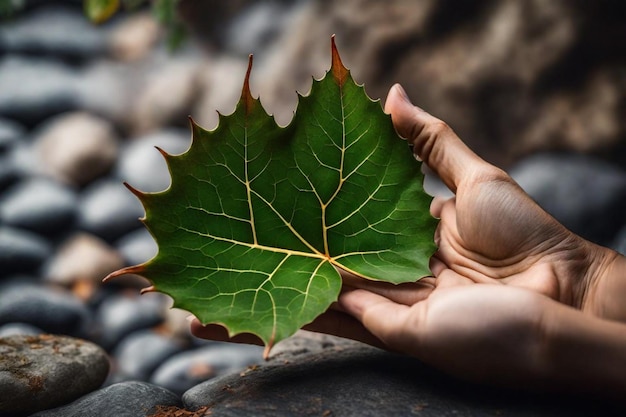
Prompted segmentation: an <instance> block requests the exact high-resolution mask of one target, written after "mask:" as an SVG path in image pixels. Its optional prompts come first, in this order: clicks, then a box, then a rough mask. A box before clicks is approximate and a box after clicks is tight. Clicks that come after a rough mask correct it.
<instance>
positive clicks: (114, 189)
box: [78, 179, 144, 242]
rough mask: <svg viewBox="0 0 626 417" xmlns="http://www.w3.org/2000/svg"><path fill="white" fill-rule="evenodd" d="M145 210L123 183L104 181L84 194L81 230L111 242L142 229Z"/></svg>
mask: <svg viewBox="0 0 626 417" xmlns="http://www.w3.org/2000/svg"><path fill="white" fill-rule="evenodd" d="M143 215H144V209H143V206H142V205H141V203H140V202H139V200H138V199H137V197H135V196H134V195H133V194H132V193H131V192H130V191H129V190H128V189H127V188H126V187H124V185H123V183H122V181H120V180H108V179H107V180H102V181H97V182H95V183H93V184H91V185H89V186H88V187H87V188H86V189H85V190H84V191H83V193H82V195H81V199H80V205H79V209H78V227H79V228H80V229H81V230H85V231H87V232H90V233H93V234H95V235H97V236H99V237H101V238H102V239H105V240H106V241H108V242H111V241H114V240H115V239H118V238H120V237H121V236H123V235H125V234H127V233H129V232H131V231H133V230H135V229H137V228H139V227H141V226H142V225H141V222H140V221H139V218H141V217H143Z"/></svg>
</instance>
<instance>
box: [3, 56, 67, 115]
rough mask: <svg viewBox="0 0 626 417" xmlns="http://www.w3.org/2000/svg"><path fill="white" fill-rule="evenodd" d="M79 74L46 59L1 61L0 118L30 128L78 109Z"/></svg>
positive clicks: (14, 58)
mask: <svg viewBox="0 0 626 417" xmlns="http://www.w3.org/2000/svg"><path fill="white" fill-rule="evenodd" d="M78 99H79V96H78V73H77V72H76V71H75V70H73V69H72V68H70V67H69V66H67V65H64V64H61V63H59V62H56V61H52V60H47V59H43V58H24V57H18V56H11V55H8V56H4V57H3V58H2V59H0V116H5V117H8V118H11V119H15V120H18V121H20V122H22V123H24V124H26V125H28V126H34V125H36V124H38V123H39V122H40V121H42V120H44V119H46V118H48V117H50V116H52V115H55V114H60V113H63V112H66V111H69V110H73V109H75V108H76V106H77V103H78Z"/></svg>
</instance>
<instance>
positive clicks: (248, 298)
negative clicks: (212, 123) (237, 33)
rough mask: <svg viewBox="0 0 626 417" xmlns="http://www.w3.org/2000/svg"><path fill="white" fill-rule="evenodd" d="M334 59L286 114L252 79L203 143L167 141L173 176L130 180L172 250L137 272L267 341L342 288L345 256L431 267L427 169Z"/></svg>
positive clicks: (418, 271) (363, 268) (207, 316)
mask: <svg viewBox="0 0 626 417" xmlns="http://www.w3.org/2000/svg"><path fill="white" fill-rule="evenodd" d="M332 46H333V47H332V52H333V53H332V66H331V70H330V71H329V72H328V73H327V74H326V76H325V77H324V78H323V79H322V80H319V81H314V82H313V86H312V89H311V92H310V94H309V95H307V96H303V97H300V100H299V104H298V109H297V112H296V114H295V116H294V118H293V120H292V122H291V123H290V124H289V125H288V126H287V127H279V126H278V125H277V124H276V123H275V121H274V119H273V118H272V117H271V116H269V115H268V114H267V113H266V112H265V111H264V110H263V108H262V107H261V104H260V102H259V101H258V99H254V98H253V97H252V96H251V94H250V90H249V77H250V71H251V64H252V59H250V67H249V68H248V72H247V74H246V78H245V81H244V87H243V92H242V95H241V99H240V101H239V103H238V104H237V107H236V109H235V111H234V113H233V114H231V115H229V116H226V117H224V116H221V117H220V123H219V126H218V127H217V128H216V129H215V130H213V131H206V130H204V129H202V128H200V127H199V126H197V125H195V124H193V123H192V129H193V140H192V144H191V147H190V149H189V150H188V151H187V152H186V153H184V154H182V155H178V156H172V155H168V154H166V153H165V152H162V153H163V155H164V157H165V159H166V161H167V163H168V166H169V169H170V173H171V176H172V183H171V186H170V188H169V189H167V190H166V191H163V192H159V193H142V192H140V191H137V190H134V189H133V188H132V187H130V186H129V189H130V190H131V191H133V192H134V193H135V194H136V195H137V196H138V197H139V199H140V200H141V202H142V203H143V205H144V207H145V210H146V217H145V219H144V222H145V224H146V226H147V227H148V229H149V230H150V232H151V233H152V235H153V236H154V238H155V239H156V241H157V243H158V246H159V252H158V254H157V256H156V257H154V258H153V259H152V260H150V261H148V262H147V263H145V264H142V265H138V266H134V267H129V268H125V269H122V270H120V271H116V272H114V273H113V274H111V275H110V276H109V277H113V276H118V275H122V274H124V273H137V274H140V275H143V276H145V277H146V278H148V279H149V280H150V281H151V282H152V283H153V286H152V287H150V288H149V289H148V290H156V291H160V292H164V293H166V294H169V295H170V296H171V297H172V298H173V300H174V305H175V306H176V307H179V308H183V309H186V310H188V311H190V312H192V313H193V314H195V315H196V317H198V318H199V319H200V320H201V321H202V322H203V323H205V324H206V323H220V324H222V325H224V326H225V327H227V328H228V329H229V332H230V334H231V335H234V334H237V333H242V332H247V333H253V334H256V335H258V336H259V337H260V338H261V339H262V340H263V341H264V342H265V344H266V353H267V352H269V349H270V348H271V346H272V345H273V344H275V343H276V342H278V341H280V340H282V339H284V338H286V337H288V336H290V335H292V334H293V333H294V332H295V331H297V330H298V329H299V328H300V327H302V326H303V325H305V324H307V323H309V322H311V321H313V320H314V319H315V318H316V317H317V316H318V315H320V314H321V313H323V312H324V311H325V310H326V309H327V308H328V307H329V305H330V304H331V303H332V302H333V301H335V300H336V299H337V296H338V293H339V290H340V288H341V277H340V275H339V272H338V271H337V268H340V269H343V270H345V271H348V272H351V273H353V274H355V275H357V276H360V277H363V278H365V279H371V280H382V281H388V282H393V283H401V282H410V281H416V280H417V279H419V278H421V277H423V276H426V275H429V274H430V271H429V268H428V261H429V258H430V256H431V255H432V254H433V252H434V250H435V245H434V243H433V235H434V230H435V226H436V220H435V219H433V218H432V217H431V216H430V214H429V205H430V200H431V197H430V196H428V195H427V194H426V193H424V191H423V189H422V183H423V175H422V174H421V172H420V164H419V162H417V161H416V160H415V159H414V158H413V156H412V153H411V151H410V149H409V148H408V146H407V143H406V141H404V140H402V139H401V138H399V137H398V135H397V134H396V132H395V130H394V128H393V125H392V123H391V118H390V116H389V115H386V114H385V113H384V112H383V111H382V109H381V106H380V103H379V102H375V101H372V100H370V99H369V98H368V97H367V95H366V94H365V91H364V90H363V87H361V86H358V85H356V84H355V83H354V81H353V80H352V77H351V76H350V73H349V72H348V70H347V69H346V68H345V67H344V66H343V64H342V63H341V59H340V58H339V54H338V53H337V50H336V48H335V44H334V39H333V43H332Z"/></svg>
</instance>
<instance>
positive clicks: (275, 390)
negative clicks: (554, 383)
mask: <svg viewBox="0 0 626 417" xmlns="http://www.w3.org/2000/svg"><path fill="white" fill-rule="evenodd" d="M183 403H184V405H185V408H187V409H190V410H196V409H201V408H202V407H206V408H207V414H211V415H219V416H220V417H229V416H233V417H234V416H243V415H253V416H257V417H263V416H276V415H280V416H323V415H328V416H331V415H332V416H408V415H420V416H444V415H445V416H448V415H450V416H452V415H454V416H459V417H465V416H468V417H469V416H475V417H480V416H485V417H486V416H493V415H494V413H495V414H497V415H507V416H508V415H511V416H519V417H522V416H528V417H530V416H584V415H593V414H594V410H596V411H597V409H598V407H602V409H603V412H604V410H605V408H604V407H605V406H606V403H602V404H600V403H599V402H597V403H594V402H593V401H590V400H586V399H584V398H582V397H580V396H579V397H574V398H562V397H559V396H557V395H554V396H551V397H540V396H533V395H531V394H526V393H520V392H509V391H505V390H504V389H498V388H495V387H489V388H486V387H485V386H482V385H472V384H469V383H464V382H461V381H459V380H456V379H453V378H451V377H448V376H446V375H444V374H442V373H440V372H437V371H435V370H434V369H432V368H429V367H427V366H426V365H424V364H422V363H420V362H419V361H417V360H415V359H412V358H409V357H407V356H402V355H395V354H391V353H388V352H384V351H381V350H378V349H375V348H371V347H366V346H363V345H360V346H355V345H352V346H350V347H347V346H345V345H343V344H342V343H337V344H335V345H331V346H329V347H327V348H325V349H324V350H323V351H321V352H320V351H318V352H315V353H309V354H302V355H297V356H295V357H292V358H289V357H285V356H283V355H281V356H279V357H277V358H276V360H271V361H269V362H268V363H264V364H261V365H258V366H253V367H250V368H248V369H247V370H245V371H244V372H241V373H232V374H229V375H225V376H222V377H218V378H215V379H211V380H209V381H206V382H204V383H202V384H199V385H197V386H195V387H193V388H191V389H190V390H188V391H187V392H185V393H184V395H183ZM609 413H610V411H609ZM610 415H616V416H617V415H619V414H610Z"/></svg>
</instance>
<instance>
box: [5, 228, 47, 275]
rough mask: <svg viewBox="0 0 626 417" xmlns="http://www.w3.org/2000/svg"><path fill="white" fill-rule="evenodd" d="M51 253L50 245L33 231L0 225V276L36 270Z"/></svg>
mask: <svg viewBox="0 0 626 417" xmlns="http://www.w3.org/2000/svg"><path fill="white" fill-rule="evenodd" d="M51 254H52V246H51V245H50V243H48V242H47V241H46V240H45V239H43V238H42V237H41V236H39V235H36V234H34V233H31V232H28V231H25V230H21V229H15V228H12V227H6V226H0V265H2V268H1V269H0V277H2V276H7V275H9V274H12V273H16V272H33V271H37V270H38V269H39V267H40V266H41V265H42V264H43V263H44V261H45V260H46V259H47V258H48V257H49V256H50V255H51Z"/></svg>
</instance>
